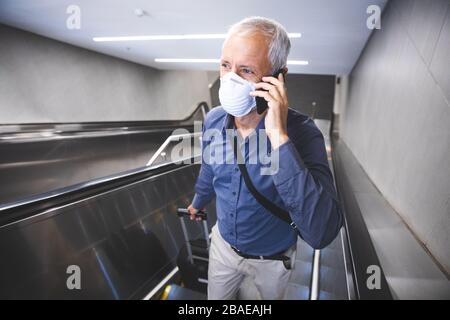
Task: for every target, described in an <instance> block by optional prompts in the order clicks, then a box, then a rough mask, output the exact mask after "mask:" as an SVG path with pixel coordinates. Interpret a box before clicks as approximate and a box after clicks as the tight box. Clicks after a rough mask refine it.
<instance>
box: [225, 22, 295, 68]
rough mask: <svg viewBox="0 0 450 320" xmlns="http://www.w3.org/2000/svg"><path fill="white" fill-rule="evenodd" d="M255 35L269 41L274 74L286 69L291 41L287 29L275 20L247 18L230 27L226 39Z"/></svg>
mask: <svg viewBox="0 0 450 320" xmlns="http://www.w3.org/2000/svg"><path fill="white" fill-rule="evenodd" d="M254 33H262V34H263V35H265V36H266V37H267V38H268V39H269V61H270V63H271V66H272V73H275V72H277V71H278V70H280V69H282V68H284V67H286V64H287V57H288V55H289V51H290V50H291V41H290V40H289V36H288V33H287V32H286V29H285V28H284V27H283V26H282V25H281V24H280V23H278V22H277V21H275V20H272V19H268V18H264V17H248V18H245V19H243V20H241V21H239V22H238V23H236V24H234V25H232V26H231V27H230V29H229V30H228V34H227V38H226V39H228V38H230V36H232V35H235V34H237V35H244V36H245V35H250V34H254ZM225 41H226V40H225Z"/></svg>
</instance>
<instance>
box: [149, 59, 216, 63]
mask: <svg viewBox="0 0 450 320" xmlns="http://www.w3.org/2000/svg"><path fill="white" fill-rule="evenodd" d="M155 62H169V63H170V62H175V63H176V62H178V63H219V62H220V59H162V58H157V59H155Z"/></svg>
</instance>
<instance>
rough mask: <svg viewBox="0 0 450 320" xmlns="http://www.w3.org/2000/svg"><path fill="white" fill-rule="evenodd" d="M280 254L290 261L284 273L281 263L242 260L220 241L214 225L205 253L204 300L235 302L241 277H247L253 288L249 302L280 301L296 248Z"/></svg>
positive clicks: (225, 243)
mask: <svg viewBox="0 0 450 320" xmlns="http://www.w3.org/2000/svg"><path fill="white" fill-rule="evenodd" d="M284 254H285V255H287V256H289V257H290V258H291V264H292V268H291V270H287V269H286V267H285V266H284V264H283V262H282V261H277V260H257V259H244V258H242V257H241V256H239V255H238V254H237V253H236V252H234V251H233V249H231V247H230V245H229V244H228V243H227V242H226V241H225V240H224V239H223V238H222V236H221V235H220V232H219V228H218V226H217V224H216V225H215V226H214V227H213V228H212V234H211V247H210V249H209V269H208V299H210V300H232V299H236V297H237V293H238V291H239V288H240V286H241V284H242V283H243V281H244V279H245V277H250V280H252V282H253V284H254V285H255V287H256V293H255V294H256V296H255V297H252V298H253V299H264V300H277V299H283V297H284V293H285V290H286V287H287V284H288V281H289V277H290V275H291V271H292V269H293V268H294V262H295V256H296V245H294V246H293V247H291V248H289V249H288V250H287V251H286V252H285V253H284Z"/></svg>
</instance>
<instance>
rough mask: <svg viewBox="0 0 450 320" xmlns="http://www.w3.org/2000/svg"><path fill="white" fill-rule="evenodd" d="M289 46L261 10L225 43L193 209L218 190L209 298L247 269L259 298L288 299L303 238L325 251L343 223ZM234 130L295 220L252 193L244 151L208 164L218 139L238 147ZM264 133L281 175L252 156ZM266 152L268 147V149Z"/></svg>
mask: <svg viewBox="0 0 450 320" xmlns="http://www.w3.org/2000/svg"><path fill="white" fill-rule="evenodd" d="M289 50H290V40H289V38H288V35H287V33H286V31H285V29H284V28H283V27H282V26H281V25H280V24H279V23H277V22H275V21H273V20H270V19H266V18H261V17H251V18H247V19H244V20H243V21H241V22H239V23H237V24H236V25H234V26H232V27H231V28H230V30H229V32H228V36H227V38H226V40H225V42H224V44H223V48H222V56H221V68H220V77H221V86H220V91H219V98H220V101H221V106H220V107H217V108H214V109H212V110H211V111H210V112H209V113H208V115H207V117H206V119H205V123H204V133H203V143H202V148H203V151H204V153H203V160H202V165H201V169H200V173H199V177H198V179H197V183H196V189H195V191H196V194H195V196H194V199H193V201H192V204H191V205H190V206H189V212H190V214H191V218H194V217H195V213H196V212H198V210H200V209H202V208H204V207H205V206H206V204H207V203H208V202H210V201H211V200H212V198H213V197H214V195H216V206H217V220H218V222H217V224H216V225H215V226H214V227H213V230H212V239H211V247H210V253H209V254H210V257H209V270H208V298H209V299H234V298H236V294H237V292H238V290H239V287H240V285H241V283H242V281H243V279H244V277H246V276H248V277H251V278H252V279H253V282H254V284H255V286H256V288H257V289H258V293H259V298H262V299H282V298H283V295H284V291H285V288H286V286H287V283H288V280H289V276H290V272H291V269H292V266H293V262H294V261H295V251H296V241H297V236H298V235H300V236H301V237H302V238H303V239H304V240H305V241H306V242H307V243H308V244H310V245H311V246H312V247H314V248H323V247H325V246H326V245H328V244H329V243H330V242H331V241H332V240H333V239H334V238H335V237H336V235H337V233H338V231H339V229H340V227H341V225H342V214H341V212H340V210H339V207H338V203H337V200H336V193H335V190H334V186H333V178H332V175H331V172H330V169H329V167H328V161H327V155H326V151H325V145H324V139H323V136H322V134H321V132H320V131H319V130H318V129H317V127H316V126H315V124H314V122H313V121H312V120H311V119H309V118H308V117H306V116H304V115H302V114H300V113H298V112H296V111H294V110H292V109H288V98H287V93H286V88H285V85H284V75H285V74H286V73H287V71H288V69H287V67H286V63H287V57H288V54H289ZM277 71H281V73H279V75H278V77H277V78H275V77H271V76H270V75H273V74H275V73H276V72H277ZM255 97H261V98H263V99H264V100H265V101H267V105H268V108H267V109H266V110H265V111H264V112H263V113H262V114H259V113H258V112H257V110H256V109H255V106H256V101H255V100H256V99H255ZM208 130H214V131H215V132H220V133H221V135H222V136H223V137H224V138H223V139H220V136H219V139H211V138H210V137H209V135H208V136H207V135H206V133H207V132H208ZM226 130H233V132H236V135H237V136H239V138H240V139H241V140H242V141H243V143H242V144H238V147H237V149H238V152H242V155H243V157H244V159H245V167H246V168H247V169H246V170H248V175H249V177H250V179H251V182H252V183H253V186H254V187H255V188H256V189H257V191H258V192H259V193H260V194H262V195H263V196H264V197H265V198H266V199H268V200H269V201H270V202H272V203H273V204H274V205H276V206H277V207H278V208H282V209H283V210H285V211H288V212H289V214H288V216H290V219H291V220H292V222H293V224H289V223H287V222H286V221H283V220H282V219H280V218H279V217H278V216H276V215H275V214H274V213H273V212H271V210H268V209H267V206H264V205H262V204H261V200H257V199H256V198H255V196H254V193H252V192H251V191H249V187H248V182H247V181H244V180H243V175H242V168H240V167H239V166H238V165H237V158H236V154H237V153H235V154H234V156H233V151H231V155H232V157H233V158H234V159H233V161H228V160H229V158H227V159H228V160H227V161H225V163H220V162H214V161H212V162H211V161H207V159H206V157H205V150H208V149H211V147H212V146H213V145H214V149H215V150H223V151H224V153H226V154H229V152H230V150H232V149H231V148H232V147H233V143H230V142H231V141H230V139H228V138H227V135H226V134H225V131H226ZM258 131H263V132H264V133H265V134H266V136H265V137H266V139H268V141H267V142H268V145H269V146H270V149H269V150H272V152H268V154H269V155H270V154H271V153H272V154H274V153H275V154H276V155H277V157H275V158H276V159H273V158H274V157H272V161H275V162H276V166H275V167H276V168H275V170H273V174H261V172H262V169H263V168H265V164H263V163H262V161H261V160H260V159H261V157H257V162H256V163H253V164H251V163H250V157H251V154H252V152H254V150H253V151H252V150H251V149H252V148H250V147H249V142H250V140H252V139H253V138H254V137H255V136H256V137H257V139H264V138H263V137H261V135H259V134H258ZM217 146H220V147H223V149H217ZM257 149H258V148H257ZM257 151H258V152H259V153H261V152H265V151H264V148H259V149H258V150H257ZM216 153H217V152H216ZM215 156H216V157H217V154H216V155H215ZM227 157H228V156H227ZM216 160H217V159H216Z"/></svg>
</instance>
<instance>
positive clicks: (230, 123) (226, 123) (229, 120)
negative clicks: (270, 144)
mask: <svg viewBox="0 0 450 320" xmlns="http://www.w3.org/2000/svg"><path fill="white" fill-rule="evenodd" d="M265 119H266V116H265V115H264V117H262V118H261V120H260V121H259V123H258V125H257V126H256V128H255V131H256V132H258V130H260V129H265V128H266V125H265V121H264V120H265ZM226 129H235V126H234V117H233V116H232V115H230V114H228V113H227V114H226V116H225V118H224V119H223V125H222V131H223V132H225V130H226Z"/></svg>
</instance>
